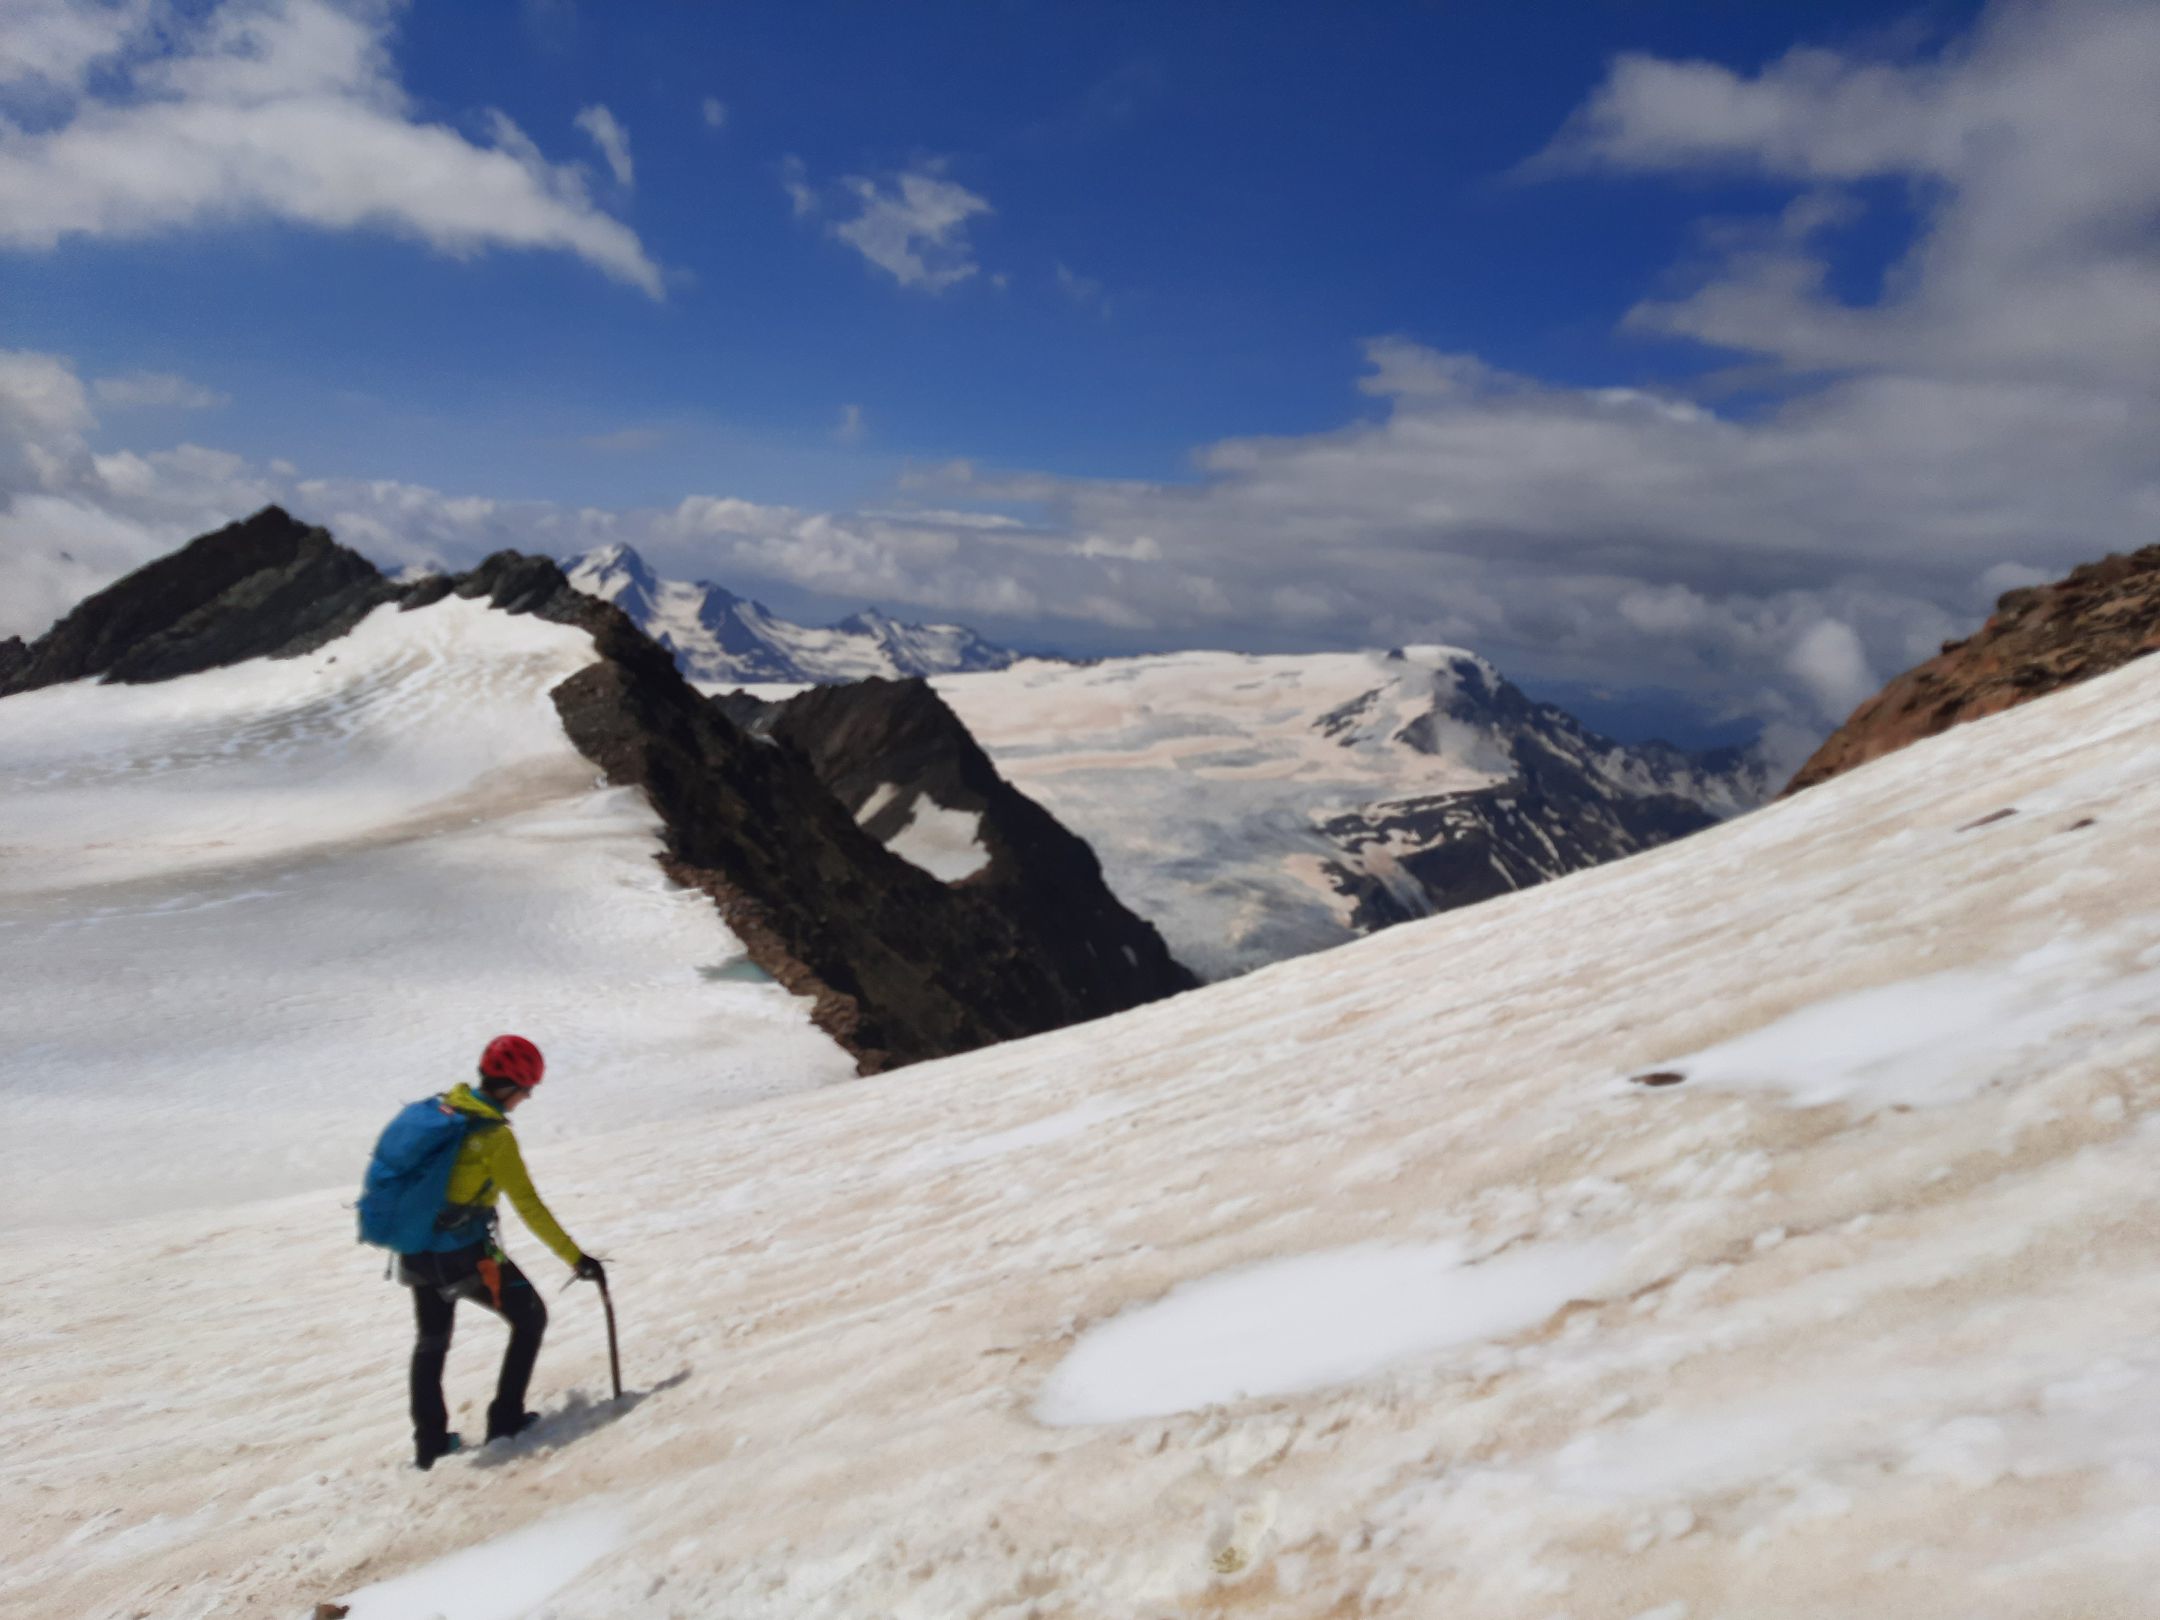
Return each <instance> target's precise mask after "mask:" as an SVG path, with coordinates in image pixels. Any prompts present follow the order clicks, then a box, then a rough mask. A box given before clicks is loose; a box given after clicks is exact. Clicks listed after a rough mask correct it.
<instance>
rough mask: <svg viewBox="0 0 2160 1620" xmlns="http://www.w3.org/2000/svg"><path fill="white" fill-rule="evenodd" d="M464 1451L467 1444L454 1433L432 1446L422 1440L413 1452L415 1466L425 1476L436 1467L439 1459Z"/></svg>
mask: <svg viewBox="0 0 2160 1620" xmlns="http://www.w3.org/2000/svg"><path fill="white" fill-rule="evenodd" d="M464 1449H465V1442H464V1441H463V1440H461V1439H459V1438H458V1436H457V1435H456V1434H454V1433H453V1434H446V1435H444V1436H443V1437H442V1439H440V1440H438V1441H435V1442H433V1443H432V1444H431V1443H430V1442H428V1441H426V1440H422V1441H420V1442H419V1443H418V1444H417V1445H416V1446H415V1448H414V1450H413V1466H414V1467H415V1468H417V1469H419V1470H420V1472H421V1473H423V1474H424V1473H426V1472H427V1471H428V1470H429V1469H430V1468H433V1467H434V1466H435V1462H436V1459H437V1458H439V1457H447V1456H449V1455H450V1453H451V1452H453V1451H463V1450H464Z"/></svg>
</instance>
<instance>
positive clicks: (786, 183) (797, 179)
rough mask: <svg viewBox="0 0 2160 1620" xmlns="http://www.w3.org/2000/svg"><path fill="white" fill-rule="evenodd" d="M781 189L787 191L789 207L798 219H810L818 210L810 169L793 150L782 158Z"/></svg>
mask: <svg viewBox="0 0 2160 1620" xmlns="http://www.w3.org/2000/svg"><path fill="white" fill-rule="evenodd" d="M780 189H781V190H782V191H784V192H786V193H787V195H788V207H789V208H790V210H792V211H793V213H794V215H795V217H796V218H797V219H808V218H809V217H810V216H811V215H812V214H814V213H816V212H817V211H818V196H817V192H816V191H814V190H812V189H811V185H810V171H809V170H808V169H807V168H806V167H805V166H804V164H803V160H802V159H801V158H799V157H797V156H795V154H794V153H792V152H790V153H789V154H788V155H787V156H786V157H784V158H782V159H781V160H780Z"/></svg>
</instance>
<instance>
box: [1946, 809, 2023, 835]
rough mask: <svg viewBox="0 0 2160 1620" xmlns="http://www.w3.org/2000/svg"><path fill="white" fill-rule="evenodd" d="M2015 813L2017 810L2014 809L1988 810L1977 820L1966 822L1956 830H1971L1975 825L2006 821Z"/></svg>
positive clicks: (1982, 825) (1983, 825) (1981, 825)
mask: <svg viewBox="0 0 2160 1620" xmlns="http://www.w3.org/2000/svg"><path fill="white" fill-rule="evenodd" d="M2016 814H2017V812H2016V811H2015V810H1990V811H1989V812H1988V813H1987V814H1986V815H1984V816H1982V817H1980V818H1979V819H1978V820H1977V821H1968V822H1966V823H1965V825H1964V826H1962V827H1960V828H1959V829H1958V831H1959V832H1971V831H1972V830H1973V829H1974V828H1975V827H1985V826H1987V825H1988V824H1989V823H1991V822H1996V821H2006V820H2008V819H2009V818H2010V817H2012V816H2014V815H2016Z"/></svg>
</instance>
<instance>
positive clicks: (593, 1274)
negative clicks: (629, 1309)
mask: <svg viewBox="0 0 2160 1620" xmlns="http://www.w3.org/2000/svg"><path fill="white" fill-rule="evenodd" d="M575 1269H576V1275H577V1279H578V1281H579V1282H589V1283H598V1284H599V1285H600V1286H601V1287H602V1288H605V1287H606V1286H607V1267H605V1266H603V1265H602V1264H601V1263H600V1262H599V1261H598V1260H595V1259H594V1258H593V1257H592V1256H591V1255H589V1254H581V1255H579V1256H578V1263H577V1266H576V1268H575Z"/></svg>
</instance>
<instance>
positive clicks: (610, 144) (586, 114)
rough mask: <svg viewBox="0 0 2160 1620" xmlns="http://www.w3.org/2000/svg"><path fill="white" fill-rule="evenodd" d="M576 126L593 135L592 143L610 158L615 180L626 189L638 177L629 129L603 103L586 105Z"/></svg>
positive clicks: (605, 156) (579, 115)
mask: <svg viewBox="0 0 2160 1620" xmlns="http://www.w3.org/2000/svg"><path fill="white" fill-rule="evenodd" d="M576 123H577V127H578V128H579V129H582V130H583V131H584V132H585V133H586V134H588V135H590V136H591V137H592V142H593V145H595V146H597V147H599V148H600V155H601V156H602V157H603V158H605V159H606V160H607V166H608V172H609V173H610V174H612V175H614V176H615V183H616V184H617V185H618V186H621V187H622V188H623V189H624V190H625V191H627V190H629V189H630V187H631V186H632V185H634V184H635V183H636V180H637V170H636V169H635V168H634V167H633V166H632V164H631V162H630V132H629V131H628V130H626V129H624V128H623V127H622V125H621V124H619V123H617V122H616V120H615V115H614V114H613V113H611V112H609V111H608V110H607V108H605V107H602V106H598V105H595V106H591V107H587V108H585V109H584V110H582V111H581V112H579V114H578V115H577V119H576Z"/></svg>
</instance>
